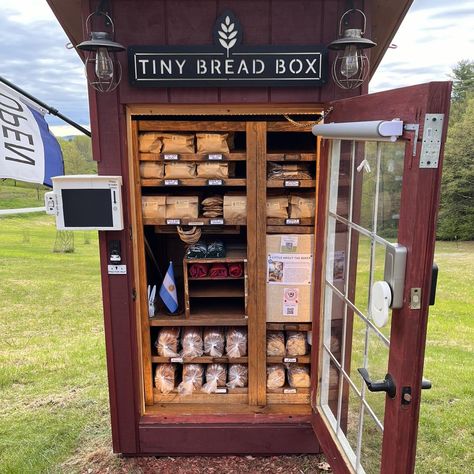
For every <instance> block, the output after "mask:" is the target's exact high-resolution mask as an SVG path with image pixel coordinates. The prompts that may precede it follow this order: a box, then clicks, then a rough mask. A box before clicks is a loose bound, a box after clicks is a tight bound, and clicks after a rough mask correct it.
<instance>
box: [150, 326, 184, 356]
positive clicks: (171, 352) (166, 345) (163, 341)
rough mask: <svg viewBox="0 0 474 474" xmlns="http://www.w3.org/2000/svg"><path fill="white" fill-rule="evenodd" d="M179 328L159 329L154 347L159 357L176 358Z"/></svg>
mask: <svg viewBox="0 0 474 474" xmlns="http://www.w3.org/2000/svg"><path fill="white" fill-rule="evenodd" d="M178 346H179V328H173V327H169V328H161V329H160V332H159V333H158V339H157V340H156V343H155V347H156V349H157V351H158V355H159V356H161V357H178Z"/></svg>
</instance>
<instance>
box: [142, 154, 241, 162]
mask: <svg viewBox="0 0 474 474" xmlns="http://www.w3.org/2000/svg"><path fill="white" fill-rule="evenodd" d="M211 154H213V155H222V160H210V159H209V153H178V160H165V159H164V154H163V153H140V161H162V162H164V163H173V162H176V161H206V162H207V161H208V162H210V163H221V162H225V161H245V160H246V159H247V153H245V152H242V151H237V152H230V153H211Z"/></svg>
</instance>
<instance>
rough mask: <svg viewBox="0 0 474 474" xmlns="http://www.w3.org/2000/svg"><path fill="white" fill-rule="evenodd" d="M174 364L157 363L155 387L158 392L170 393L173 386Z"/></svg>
mask: <svg viewBox="0 0 474 474" xmlns="http://www.w3.org/2000/svg"><path fill="white" fill-rule="evenodd" d="M175 381H176V366H175V365H174V364H158V365H157V366H156V370H155V387H156V388H157V389H158V390H159V391H160V393H170V392H171V391H172V390H174V388H175Z"/></svg>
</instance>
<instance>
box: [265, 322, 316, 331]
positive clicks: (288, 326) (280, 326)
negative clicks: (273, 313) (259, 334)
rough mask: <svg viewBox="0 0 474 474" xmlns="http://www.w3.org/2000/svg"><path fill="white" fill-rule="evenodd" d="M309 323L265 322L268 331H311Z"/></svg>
mask: <svg viewBox="0 0 474 474" xmlns="http://www.w3.org/2000/svg"><path fill="white" fill-rule="evenodd" d="M311 329H312V324H311V323H267V330H268V331H311Z"/></svg>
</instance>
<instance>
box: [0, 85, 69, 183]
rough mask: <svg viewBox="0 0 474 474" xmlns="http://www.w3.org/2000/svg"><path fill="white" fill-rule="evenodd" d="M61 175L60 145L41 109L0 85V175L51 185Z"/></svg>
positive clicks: (61, 156) (62, 170)
mask: <svg viewBox="0 0 474 474" xmlns="http://www.w3.org/2000/svg"><path fill="white" fill-rule="evenodd" d="M60 175H64V164H63V155H62V152H61V147H60V146H59V143H58V141H57V140H56V138H55V137H54V135H53V134H52V133H51V132H50V131H49V127H48V124H47V123H46V120H45V119H44V116H43V112H42V110H41V109H39V108H36V107H33V106H32V105H31V101H28V100H27V99H26V98H23V97H22V96H21V95H20V94H17V93H16V92H13V91H12V89H10V88H9V87H7V86H5V85H3V84H0V178H11V179H16V180H18V181H26V182H28V183H38V184H45V185H46V186H50V187H52V186H53V183H52V181H51V177H53V176H60Z"/></svg>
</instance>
